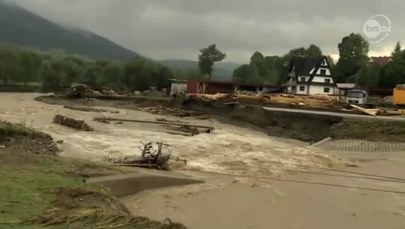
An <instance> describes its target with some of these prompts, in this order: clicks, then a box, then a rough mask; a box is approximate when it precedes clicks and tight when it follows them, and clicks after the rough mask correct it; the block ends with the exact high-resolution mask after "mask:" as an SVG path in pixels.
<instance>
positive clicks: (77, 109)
mask: <svg viewBox="0 0 405 229" xmlns="http://www.w3.org/2000/svg"><path fill="white" fill-rule="evenodd" d="M63 108H66V109H70V110H76V111H85V112H97V113H101V112H105V113H107V112H108V113H113V114H117V113H119V112H118V111H109V110H104V109H99V108H93V107H85V106H70V105H65V106H63Z"/></svg>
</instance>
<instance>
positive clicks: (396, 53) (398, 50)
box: [391, 42, 402, 59]
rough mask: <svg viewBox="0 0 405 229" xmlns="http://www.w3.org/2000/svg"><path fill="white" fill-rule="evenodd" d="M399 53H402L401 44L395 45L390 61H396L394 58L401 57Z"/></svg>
mask: <svg viewBox="0 0 405 229" xmlns="http://www.w3.org/2000/svg"><path fill="white" fill-rule="evenodd" d="M401 51H402V48H401V43H399V42H398V43H397V44H396V45H395V48H394V51H393V52H392V53H391V57H392V59H396V58H398V57H400V56H401Z"/></svg>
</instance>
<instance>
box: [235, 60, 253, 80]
mask: <svg viewBox="0 0 405 229" xmlns="http://www.w3.org/2000/svg"><path fill="white" fill-rule="evenodd" d="M248 71H249V65H248V64H243V65H241V66H239V67H238V68H236V69H235V70H234V71H233V77H232V79H233V80H234V81H237V82H247V81H248Z"/></svg>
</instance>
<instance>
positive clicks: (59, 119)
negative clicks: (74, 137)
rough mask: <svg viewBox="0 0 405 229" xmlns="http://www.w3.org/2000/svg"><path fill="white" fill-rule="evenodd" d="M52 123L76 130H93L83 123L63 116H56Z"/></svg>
mask: <svg viewBox="0 0 405 229" xmlns="http://www.w3.org/2000/svg"><path fill="white" fill-rule="evenodd" d="M53 122H54V123H56V124H59V125H62V126H67V127H70V128H73V129H76V130H84V131H93V130H94V129H93V128H92V127H90V126H89V125H87V123H85V122H84V121H79V120H75V119H72V118H68V117H66V116H63V115H56V116H55V117H54V118H53Z"/></svg>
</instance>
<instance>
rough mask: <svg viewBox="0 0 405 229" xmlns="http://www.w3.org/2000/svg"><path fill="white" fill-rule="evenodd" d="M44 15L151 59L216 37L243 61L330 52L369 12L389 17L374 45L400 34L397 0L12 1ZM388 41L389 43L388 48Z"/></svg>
mask: <svg viewBox="0 0 405 229" xmlns="http://www.w3.org/2000/svg"><path fill="white" fill-rule="evenodd" d="M14 2H17V3H18V4H20V5H22V6H23V7H25V8H27V9H30V10H32V11H34V12H36V13H38V14H40V15H42V16H43V17H46V18H49V19H51V20H54V21H56V22H59V23H62V24H64V25H68V26H73V27H80V28H83V29H87V30H91V31H93V32H95V33H98V34H100V35H103V36H106V37H108V38H109V39H112V40H114V41H116V42H117V43H119V44H122V45H124V46H126V47H128V48H130V49H132V50H134V51H137V52H139V53H140V54H143V55H146V56H149V57H151V58H155V59H165V58H176V59H184V58H186V59H196V57H197V55H198V50H199V49H200V48H203V47H205V46H207V45H208V44H211V43H216V44H218V46H219V47H220V48H221V49H222V50H223V51H225V52H226V53H227V54H228V61H236V62H246V61H247V60H248V58H249V57H250V55H251V54H252V53H253V52H254V51H256V50H259V51H261V52H263V53H264V54H266V55H275V54H283V53H285V52H287V51H288V50H290V49H292V48H296V47H300V46H308V45H309V44H311V43H313V44H317V45H319V46H320V47H321V48H322V50H323V51H324V52H325V53H327V54H336V53H337V52H338V51H337V44H338V43H339V41H340V40H341V39H342V37H343V36H345V35H347V34H349V33H351V32H355V33H361V32H362V25H363V24H364V22H365V21H366V20H367V19H368V18H369V17H371V16H373V15H375V14H385V15H387V16H389V17H390V18H391V20H392V23H393V30H392V32H391V34H390V36H389V37H388V38H387V39H386V40H385V41H384V42H381V43H379V44H376V45H373V46H372V50H373V51H375V52H382V51H384V50H389V49H390V48H391V47H393V46H394V44H395V42H396V41H400V40H401V39H402V38H403V37H404V35H405V31H404V32H403V31H402V30H401V29H400V28H401V27H400V25H402V24H404V22H405V19H404V18H403V17H402V13H401V9H403V8H404V7H405V2H403V1H402V0H385V1H383V0H377V1H367V0H357V1H353V0H351V1H349V0H342V1H331V0H327V1H326V0H253V1H246V0H222V1H215V0H205V1H198V0H165V1H160V0H85V1H83V0H14ZM387 47H388V48H387Z"/></svg>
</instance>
